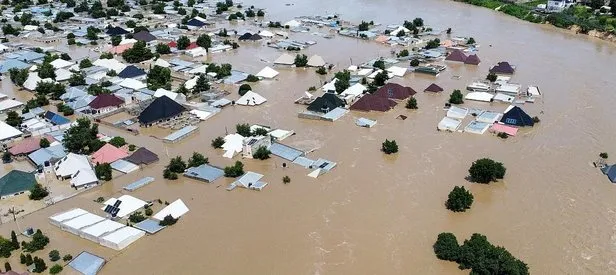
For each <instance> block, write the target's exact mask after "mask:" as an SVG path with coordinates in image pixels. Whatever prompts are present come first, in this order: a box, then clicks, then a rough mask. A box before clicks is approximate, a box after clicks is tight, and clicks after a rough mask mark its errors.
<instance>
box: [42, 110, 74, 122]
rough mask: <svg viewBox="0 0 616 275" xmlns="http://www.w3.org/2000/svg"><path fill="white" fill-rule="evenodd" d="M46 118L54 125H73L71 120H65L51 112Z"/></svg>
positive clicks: (48, 112) (46, 114) (47, 113)
mask: <svg viewBox="0 0 616 275" xmlns="http://www.w3.org/2000/svg"><path fill="white" fill-rule="evenodd" d="M45 118H46V119H48V120H49V121H50V122H51V123H53V124H54V125H63V124H67V123H71V120H70V119H68V118H65V117H63V116H61V115H59V114H56V113H54V112H51V111H47V112H46V113H45Z"/></svg>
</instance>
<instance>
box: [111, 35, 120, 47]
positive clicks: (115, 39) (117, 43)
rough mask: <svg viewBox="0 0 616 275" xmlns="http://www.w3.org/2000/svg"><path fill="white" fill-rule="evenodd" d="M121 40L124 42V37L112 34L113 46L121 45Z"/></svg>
mask: <svg viewBox="0 0 616 275" xmlns="http://www.w3.org/2000/svg"><path fill="white" fill-rule="evenodd" d="M120 42H122V37H121V36H112V37H111V45H112V46H117V45H120Z"/></svg>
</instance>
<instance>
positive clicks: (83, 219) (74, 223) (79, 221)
mask: <svg viewBox="0 0 616 275" xmlns="http://www.w3.org/2000/svg"><path fill="white" fill-rule="evenodd" d="M103 220H104V218H103V217H101V216H98V215H94V214H92V213H86V214H83V215H81V216H79V217H76V218H74V219H71V220H68V221H65V222H63V224H64V226H66V227H69V228H73V229H80V228H84V227H86V226H89V225H93V224H95V223H98V222H101V221H103Z"/></svg>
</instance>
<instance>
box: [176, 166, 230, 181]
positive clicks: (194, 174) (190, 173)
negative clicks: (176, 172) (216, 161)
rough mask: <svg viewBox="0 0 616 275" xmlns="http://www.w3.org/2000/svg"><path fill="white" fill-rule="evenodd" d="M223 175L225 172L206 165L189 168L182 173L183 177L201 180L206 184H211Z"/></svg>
mask: <svg viewBox="0 0 616 275" xmlns="http://www.w3.org/2000/svg"><path fill="white" fill-rule="evenodd" d="M224 175H225V172H224V171H223V170H222V169H220V168H217V167H214V166H210V165H207V164H203V165H201V166H197V167H190V168H188V170H187V171H186V173H184V176H187V177H190V178H195V179H199V180H203V181H206V182H213V181H215V180H217V179H219V178H220V177H222V176H224Z"/></svg>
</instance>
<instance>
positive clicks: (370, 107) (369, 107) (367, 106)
mask: <svg viewBox="0 0 616 275" xmlns="http://www.w3.org/2000/svg"><path fill="white" fill-rule="evenodd" d="M396 105H397V103H396V102H395V101H393V100H391V99H389V98H386V97H380V96H377V95H374V94H367V95H364V96H362V97H361V98H360V99H359V100H357V101H356V102H355V103H353V105H351V110H357V111H365V112H369V111H378V112H387V111H389V110H391V109H393V108H394V107H395V106H396Z"/></svg>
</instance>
